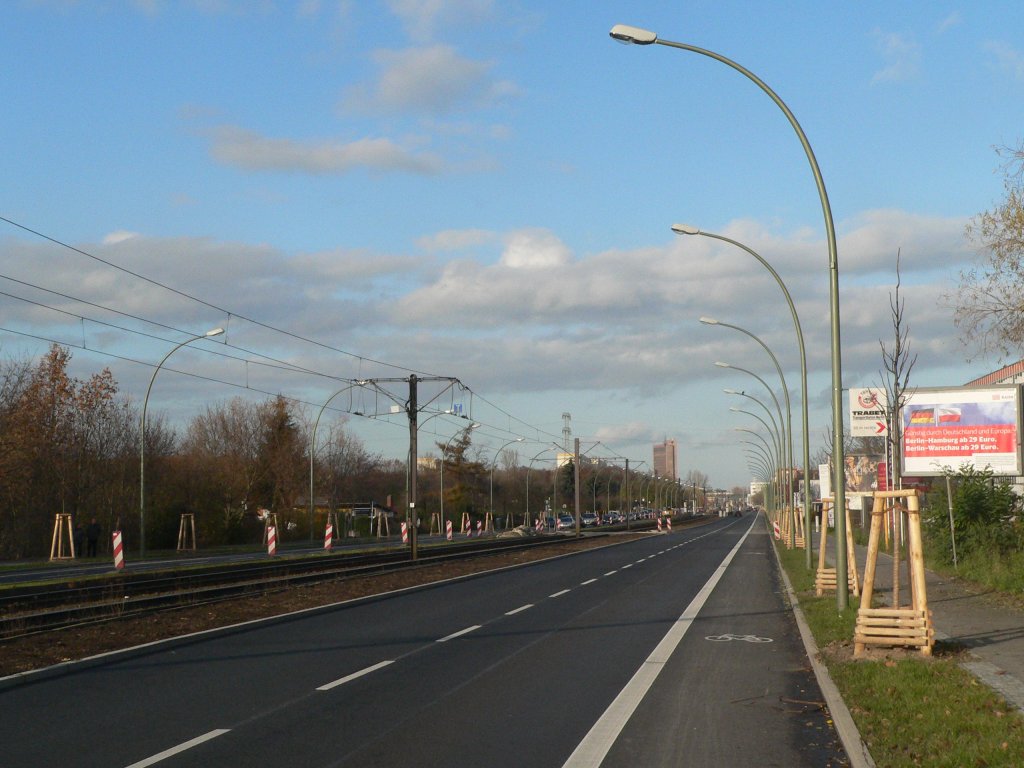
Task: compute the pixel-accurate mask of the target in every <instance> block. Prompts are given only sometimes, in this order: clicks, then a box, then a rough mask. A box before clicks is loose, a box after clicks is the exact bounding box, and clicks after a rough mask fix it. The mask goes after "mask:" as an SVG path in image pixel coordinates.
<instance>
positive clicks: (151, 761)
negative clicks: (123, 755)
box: [127, 728, 231, 768]
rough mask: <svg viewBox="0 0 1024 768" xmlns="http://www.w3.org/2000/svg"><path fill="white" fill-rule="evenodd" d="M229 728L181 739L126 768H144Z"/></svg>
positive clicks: (220, 734)
mask: <svg viewBox="0 0 1024 768" xmlns="http://www.w3.org/2000/svg"><path fill="white" fill-rule="evenodd" d="M230 730H231V729H230V728H217V729H215V730H212V731H210V732H209V733H204V734H203V735H202V736H196V737H195V738H194V739H189V740H188V741H183V742H182V743H181V744H179V745H178V746H176V747H171V748H170V749H165V750H164V751H163V752H160V753H159V754H156V755H153V756H152V757H147V758H146V759H145V760H139V762H137V763H132V764H131V765H129V766H128V767H127V768H146V766H147V765H155V764H156V763H159V762H161V761H163V760H166V759H167V758H169V757H174V756H175V755H177V754H180V753H182V752H184V751H185V750H187V749H192V747H196V746H199V745H200V744H202V743H203V742H204V741H209V740H210V739H215V738H217V737H218V736H223V735H224V734H225V733H227V732H228V731H230Z"/></svg>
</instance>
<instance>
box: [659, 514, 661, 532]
mask: <svg viewBox="0 0 1024 768" xmlns="http://www.w3.org/2000/svg"><path fill="white" fill-rule="evenodd" d="M658 533H661V518H660V517H659V518H658Z"/></svg>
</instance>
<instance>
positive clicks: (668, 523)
mask: <svg viewBox="0 0 1024 768" xmlns="http://www.w3.org/2000/svg"><path fill="white" fill-rule="evenodd" d="M665 525H667V526H668V532H669V533H672V518H671V517H666V518H665Z"/></svg>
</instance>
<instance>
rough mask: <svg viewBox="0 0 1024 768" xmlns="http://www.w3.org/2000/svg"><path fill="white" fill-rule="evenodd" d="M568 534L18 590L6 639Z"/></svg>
mask: <svg viewBox="0 0 1024 768" xmlns="http://www.w3.org/2000/svg"><path fill="white" fill-rule="evenodd" d="M574 540H575V539H569V538H563V537H548V536H542V537H536V538H534V537H530V538H528V539H493V540H490V541H483V542H460V543H457V544H448V545H442V546H438V547H429V548H424V549H421V550H420V557H419V558H418V559H417V560H415V561H412V560H410V559H409V555H408V552H407V551H405V550H402V551H392V552H385V553H375V554H365V555H361V554H351V553H348V554H343V553H338V554H317V555H311V556H304V557H296V558H282V559H279V560H274V561H269V562H258V563H236V564H231V565H216V566H202V567H193V568H190V567H178V568H175V569H174V570H172V571H170V572H168V571H163V572H155V573H132V572H127V573H125V572H122V573H119V574H115V575H111V576H105V577H101V578H96V577H93V578H91V579H89V580H87V581H84V582H83V581H81V580H79V581H75V582H68V583H65V584H59V585H54V584H49V585H43V586H33V587H15V588H11V589H8V590H4V591H3V592H0V640H7V639H14V638H17V637H25V636H28V635H34V634H40V633H43V632H48V631H52V630H56V629H66V628H69V627H75V626H82V625H86V624H95V623H100V622H110V621H117V620H119V619H124V618H129V617H135V616H142V615H146V614H151V613H156V612H160V611H166V610H174V609H178V608H181V607H183V606H195V605H202V604H209V603H215V602H219V601H223V600H231V599H235V598H240V597H245V596H249V595H253V594H260V593H265V592H268V591H273V590H280V589H285V588H288V587H292V586H297V585H301V584H310V583H315V582H321V581H330V580H335V579H344V578H352V577H356V576H364V575H370V574H378V573H388V572H393V571H397V570H405V569H410V568H417V567H423V566H428V565H436V564H438V563H444V562H450V561H455V560H461V559H465V558H469V557H479V556H486V555H488V554H497V553H505V552H511V551H515V550H522V549H529V548H534V547H543V546H551V547H557V546H558V545H559V544H562V543H565V542H568V541H574Z"/></svg>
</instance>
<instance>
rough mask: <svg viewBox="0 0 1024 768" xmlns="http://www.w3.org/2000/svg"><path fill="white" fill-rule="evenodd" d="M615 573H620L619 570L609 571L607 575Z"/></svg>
mask: <svg viewBox="0 0 1024 768" xmlns="http://www.w3.org/2000/svg"><path fill="white" fill-rule="evenodd" d="M613 573H618V570H614V571H608V573H606V574H605V576H611V575H612V574H613Z"/></svg>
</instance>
